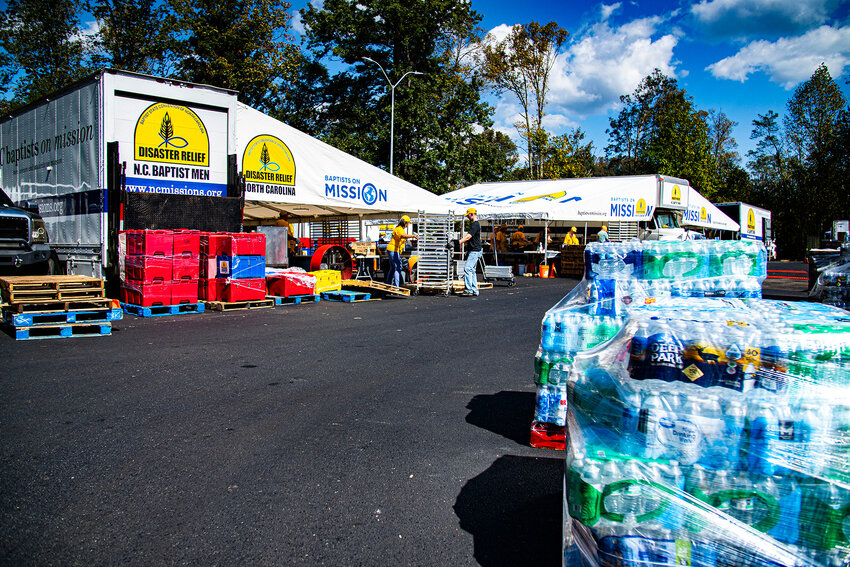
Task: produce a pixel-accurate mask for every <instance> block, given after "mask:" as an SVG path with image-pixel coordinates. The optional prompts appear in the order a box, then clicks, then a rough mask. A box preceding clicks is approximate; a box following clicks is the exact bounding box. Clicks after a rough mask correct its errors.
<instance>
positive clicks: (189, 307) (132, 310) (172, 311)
mask: <svg viewBox="0 0 850 567" xmlns="http://www.w3.org/2000/svg"><path fill="white" fill-rule="evenodd" d="M204 309H205V307H204V304H203V303H181V304H180V305H154V306H152V307H142V306H141V305H133V304H131V303H125V304H124V312H125V313H129V314H131V315H135V316H137V317H164V316H166V315H188V314H189V313H203V312H204Z"/></svg>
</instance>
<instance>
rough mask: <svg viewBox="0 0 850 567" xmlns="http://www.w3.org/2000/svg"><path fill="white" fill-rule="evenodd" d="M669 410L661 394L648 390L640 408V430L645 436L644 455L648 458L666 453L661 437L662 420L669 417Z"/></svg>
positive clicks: (657, 457) (659, 456) (642, 435)
mask: <svg viewBox="0 0 850 567" xmlns="http://www.w3.org/2000/svg"><path fill="white" fill-rule="evenodd" d="M668 414H669V412H668V410H667V408H666V407H665V405H664V402H663V401H662V400H661V396H659V395H658V394H657V393H654V392H648V393H647V394H646V397H645V398H644V400H643V405H642V406H641V410H640V422H639V426H638V431H639V432H640V434H641V437H642V438H643V456H644V457H646V458H647V459H659V458H662V456H663V454H664V446H663V445H662V444H661V439H660V433H661V431H660V428H661V426H660V423H659V422H660V421H661V420H662V419H665V418H666V419H669V417H668Z"/></svg>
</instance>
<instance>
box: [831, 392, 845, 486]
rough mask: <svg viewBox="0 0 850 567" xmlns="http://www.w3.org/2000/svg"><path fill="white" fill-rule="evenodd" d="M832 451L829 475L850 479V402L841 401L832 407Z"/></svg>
mask: <svg viewBox="0 0 850 567" xmlns="http://www.w3.org/2000/svg"><path fill="white" fill-rule="evenodd" d="M829 434H830V436H831V442H832V451H831V455H830V457H831V458H830V459H829V462H828V468H829V469H830V470H829V471H828V473H827V474H828V475H829V476H831V477H835V478H840V479H843V480H844V481H845V482H848V481H850V404H848V403H839V404H836V405H834V406H833V407H832V426H831V428H830V432H829Z"/></svg>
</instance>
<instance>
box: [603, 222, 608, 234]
mask: <svg viewBox="0 0 850 567" xmlns="http://www.w3.org/2000/svg"><path fill="white" fill-rule="evenodd" d="M602 230H604V231H605V232H608V227H607V226H605V225H604V224H603V225H602Z"/></svg>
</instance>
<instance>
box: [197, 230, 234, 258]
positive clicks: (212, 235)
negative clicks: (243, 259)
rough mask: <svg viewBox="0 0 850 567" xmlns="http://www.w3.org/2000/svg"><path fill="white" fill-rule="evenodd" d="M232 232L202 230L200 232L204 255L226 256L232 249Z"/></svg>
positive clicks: (202, 253)
mask: <svg viewBox="0 0 850 567" xmlns="http://www.w3.org/2000/svg"><path fill="white" fill-rule="evenodd" d="M230 240H231V233H229V232H202V233H201V234H200V244H201V255H202V256H225V255H227V254H228V253H227V252H225V250H230V248H231V246H230Z"/></svg>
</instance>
